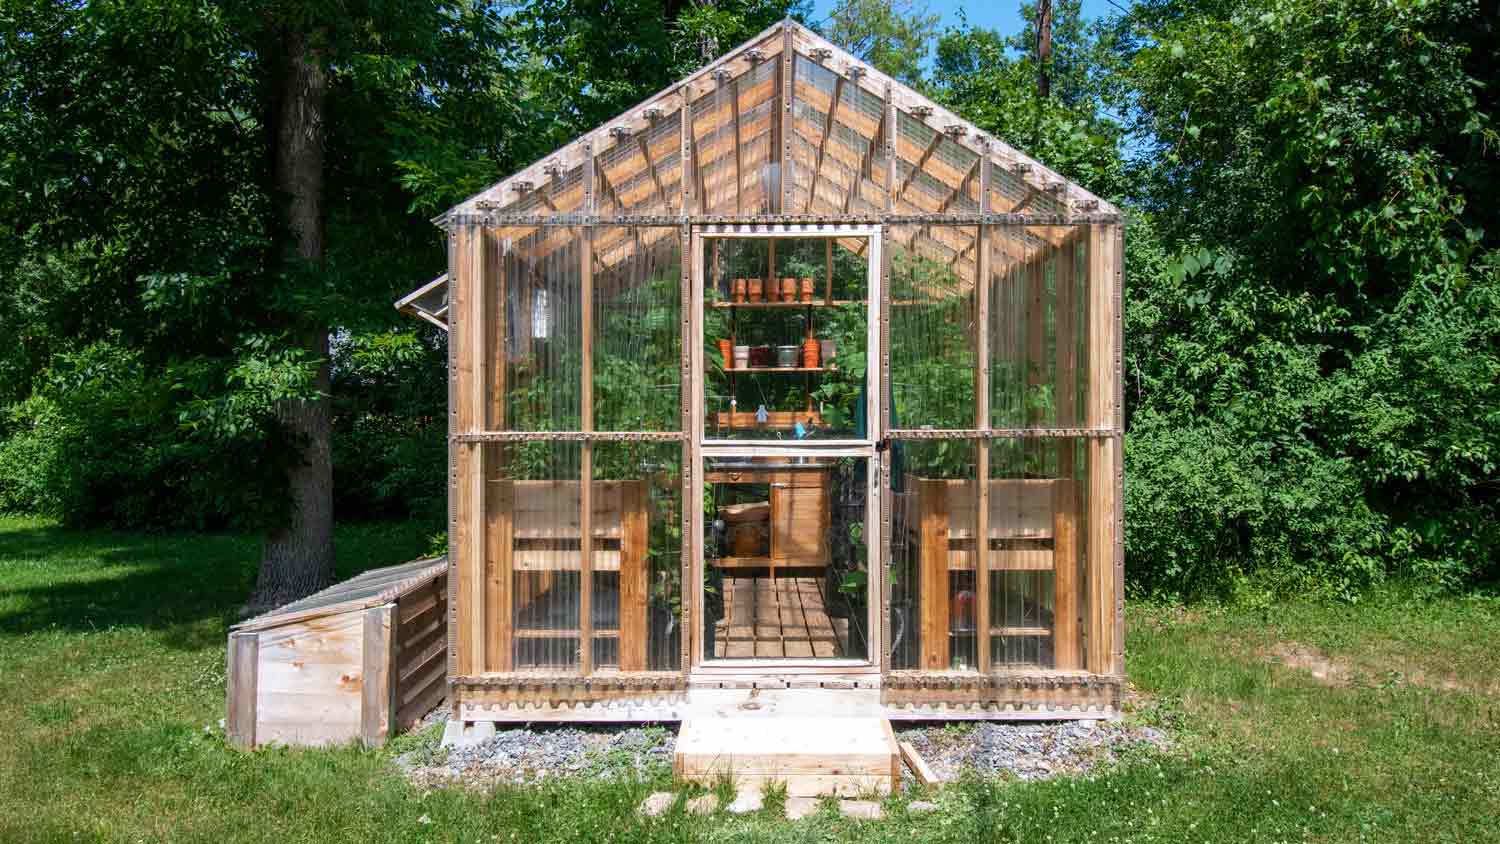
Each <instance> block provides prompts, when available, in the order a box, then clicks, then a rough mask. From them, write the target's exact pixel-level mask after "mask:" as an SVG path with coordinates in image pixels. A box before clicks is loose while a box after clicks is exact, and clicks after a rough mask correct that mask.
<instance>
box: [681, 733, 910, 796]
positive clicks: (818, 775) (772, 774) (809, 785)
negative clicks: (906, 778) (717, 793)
mask: <svg viewBox="0 0 1500 844" xmlns="http://www.w3.org/2000/svg"><path fill="white" fill-rule="evenodd" d="M673 769H674V771H675V772H676V774H677V776H678V778H679V779H684V780H694V781H697V782H703V783H708V784H712V783H714V782H716V781H718V780H719V779H720V778H721V777H729V778H731V779H733V780H734V782H735V785H736V786H737V787H740V788H746V787H764V786H767V785H769V784H771V783H785V784H786V787H787V795H788V796H792V797H819V796H823V795H838V796H843V797H855V796H858V795H861V794H869V793H871V792H874V793H879V794H889V793H891V791H892V790H893V789H894V788H895V786H896V785H897V784H898V783H899V782H900V777H901V750H900V748H899V747H897V745H896V740H895V736H894V735H893V734H892V732H891V727H890V722H888V721H886V720H884V719H882V718H815V717H793V716H782V717H779V718H776V719H775V720H774V721H770V722H767V721H765V720H763V719H752V718H693V719H689V720H686V721H684V722H683V723H682V729H681V731H680V732H679V733H678V735H677V747H676V755H675V757H674V760H673Z"/></svg>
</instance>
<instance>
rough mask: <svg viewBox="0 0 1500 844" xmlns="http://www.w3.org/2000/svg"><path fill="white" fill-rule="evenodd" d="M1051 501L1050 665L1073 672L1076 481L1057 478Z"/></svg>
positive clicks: (1078, 650) (1076, 659) (1076, 663)
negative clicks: (1051, 660) (1052, 660)
mask: <svg viewBox="0 0 1500 844" xmlns="http://www.w3.org/2000/svg"><path fill="white" fill-rule="evenodd" d="M1070 445H1071V443H1070ZM1052 500H1053V505H1052V520H1053V521H1052V561H1053V567H1052V571H1053V581H1052V583H1053V587H1052V588H1053V590H1054V592H1055V594H1054V598H1053V610H1052V652H1053V654H1054V659H1055V662H1054V665H1053V667H1055V668H1058V669H1060V670H1067V671H1074V670H1078V669H1081V668H1083V648H1082V640H1081V639H1080V638H1079V632H1080V631H1079V629H1078V619H1079V615H1080V613H1079V607H1078V596H1079V582H1078V484H1077V483H1076V482H1075V481H1073V480H1071V479H1064V480H1060V481H1058V482H1057V484H1056V485H1055V486H1054V487H1053V488H1052Z"/></svg>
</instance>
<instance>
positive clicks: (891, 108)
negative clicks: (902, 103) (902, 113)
mask: <svg viewBox="0 0 1500 844" xmlns="http://www.w3.org/2000/svg"><path fill="white" fill-rule="evenodd" d="M881 125H883V126H884V127H885V137H884V138H882V139H881V140H882V142H883V143H884V144H885V213H887V214H892V213H895V210H896V173H897V172H898V171H897V169H896V133H897V132H898V131H900V127H899V125H898V124H897V123H896V101H895V99H894V98H892V96H891V86H890V84H889V83H887V84H886V86H885V117H884V118H882V124H881Z"/></svg>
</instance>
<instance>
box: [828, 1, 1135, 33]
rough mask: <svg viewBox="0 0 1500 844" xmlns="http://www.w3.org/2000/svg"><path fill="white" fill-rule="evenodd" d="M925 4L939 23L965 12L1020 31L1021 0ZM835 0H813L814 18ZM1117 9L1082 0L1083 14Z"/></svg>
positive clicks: (974, 20)
mask: <svg viewBox="0 0 1500 844" xmlns="http://www.w3.org/2000/svg"><path fill="white" fill-rule="evenodd" d="M1117 2H1119V4H1120V5H1121V6H1129V5H1130V3H1129V2H1128V0H1117ZM927 6H928V8H929V9H931V10H932V11H933V12H936V13H937V14H940V15H942V16H943V21H942V23H941V24H940V26H943V27H947V26H957V25H958V21H959V13H960V12H963V14H965V15H967V16H968V19H969V23H971V24H973V25H975V26H980V27H984V28H985V29H998V30H1000V31H1001V32H1002V33H1005V34H1006V35H1010V34H1013V33H1016V32H1020V31H1021V3H1020V0H928V3H927ZM833 7H834V0H813V19H814V20H821V19H823V18H825V17H827V16H828V12H829V11H830V10H831V9H832V8H833ZM1114 11H1117V9H1116V8H1115V7H1114V6H1111V5H1110V3H1109V0H1083V16H1084V17H1085V18H1097V17H1103V16H1105V15H1107V14H1109V13H1111V12H1114Z"/></svg>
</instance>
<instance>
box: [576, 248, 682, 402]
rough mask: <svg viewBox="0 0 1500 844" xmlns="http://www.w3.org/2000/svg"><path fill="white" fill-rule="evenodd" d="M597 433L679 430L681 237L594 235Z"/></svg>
mask: <svg viewBox="0 0 1500 844" xmlns="http://www.w3.org/2000/svg"><path fill="white" fill-rule="evenodd" d="M593 237H594V242H593V246H594V320H593V322H594V337H593V364H594V379H593V387H594V430H596V431H676V430H681V428H682V384H681V380H682V378H681V372H682V365H681V364H682V357H681V355H682V301H681V300H682V238H681V231H680V229H678V228H677V227H675V226H660V227H645V226H628V227H627V226H619V227H616V226H600V227H598V228H596V229H595V230H594V235H593Z"/></svg>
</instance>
